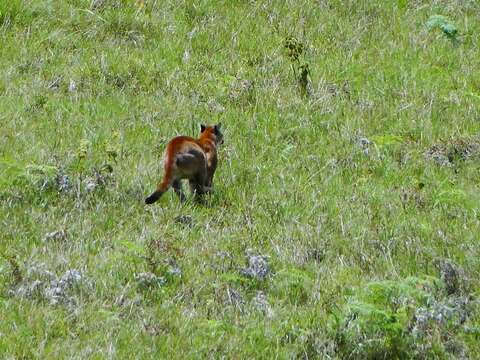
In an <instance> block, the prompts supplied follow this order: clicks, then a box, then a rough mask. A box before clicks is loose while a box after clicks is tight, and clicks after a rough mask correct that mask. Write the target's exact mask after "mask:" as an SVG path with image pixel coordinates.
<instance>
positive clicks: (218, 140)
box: [200, 123, 223, 144]
mask: <svg viewBox="0 0 480 360" xmlns="http://www.w3.org/2000/svg"><path fill="white" fill-rule="evenodd" d="M221 126H222V124H221V123H218V124H216V125H213V126H207V125H204V124H202V125H200V132H201V134H202V135H201V136H212V137H214V139H215V140H214V141H215V144H223V134H222V132H221V131H220V128H221Z"/></svg>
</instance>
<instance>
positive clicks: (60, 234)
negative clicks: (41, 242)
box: [45, 230, 67, 241]
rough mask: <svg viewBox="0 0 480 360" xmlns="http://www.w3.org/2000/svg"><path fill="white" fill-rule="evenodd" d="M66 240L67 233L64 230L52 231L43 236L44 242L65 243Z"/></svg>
mask: <svg viewBox="0 0 480 360" xmlns="http://www.w3.org/2000/svg"><path fill="white" fill-rule="evenodd" d="M66 239H67V233H66V232H65V230H57V231H52V232H50V233H47V234H46V235H45V241H65V240H66Z"/></svg>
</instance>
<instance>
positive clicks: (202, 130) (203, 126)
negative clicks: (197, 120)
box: [200, 124, 207, 132]
mask: <svg viewBox="0 0 480 360" xmlns="http://www.w3.org/2000/svg"><path fill="white" fill-rule="evenodd" d="M206 128H207V127H206V126H205V125H203V124H202V125H200V132H204V131H205V129H206Z"/></svg>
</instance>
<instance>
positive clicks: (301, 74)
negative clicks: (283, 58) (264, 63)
mask: <svg viewBox="0 0 480 360" xmlns="http://www.w3.org/2000/svg"><path fill="white" fill-rule="evenodd" d="M284 48H285V49H286V55H287V57H288V58H289V59H290V61H291V62H292V64H291V66H292V71H293V74H294V76H295V79H297V82H298V85H299V87H300V91H301V94H302V95H303V96H309V95H311V88H312V85H311V80H310V68H309V66H308V63H307V62H305V61H303V62H300V58H301V57H302V56H304V54H305V48H306V47H305V44H304V43H302V42H301V41H299V40H298V39H296V38H295V37H293V36H288V37H287V38H286V39H285V41H284ZM297 73H298V75H297Z"/></svg>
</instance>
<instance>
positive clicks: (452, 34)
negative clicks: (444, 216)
mask: <svg viewBox="0 0 480 360" xmlns="http://www.w3.org/2000/svg"><path fill="white" fill-rule="evenodd" d="M427 27H428V29H429V30H435V29H440V30H441V31H442V32H443V33H444V34H445V36H446V37H447V38H449V39H450V40H451V41H452V42H453V43H455V44H456V43H458V38H457V35H458V29H457V27H456V26H455V24H454V23H453V22H452V21H450V20H449V19H448V18H447V17H445V16H443V15H432V16H431V17H430V19H428V21H427Z"/></svg>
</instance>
